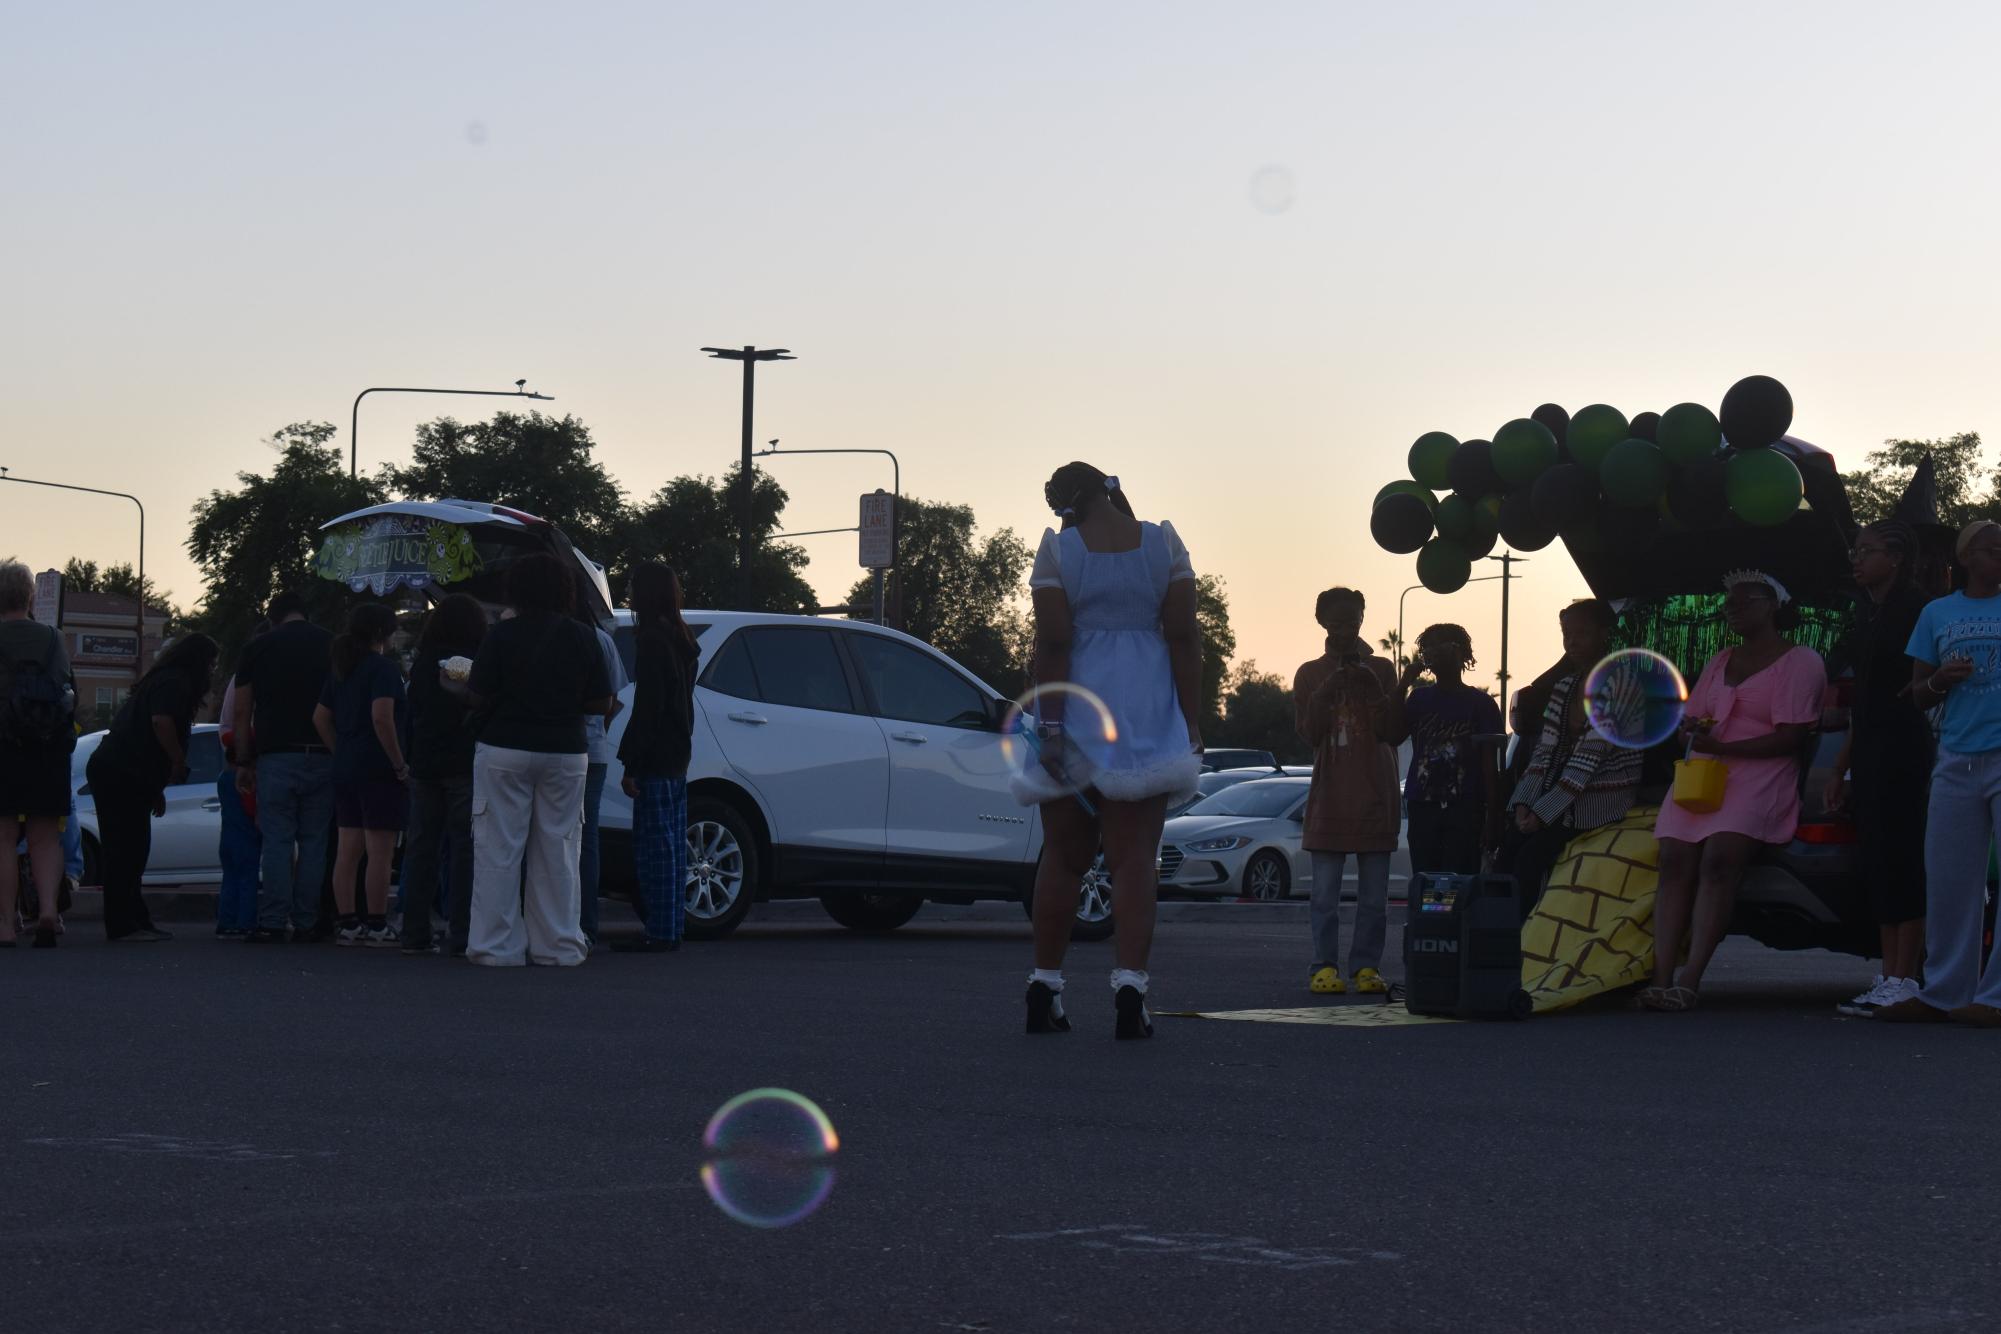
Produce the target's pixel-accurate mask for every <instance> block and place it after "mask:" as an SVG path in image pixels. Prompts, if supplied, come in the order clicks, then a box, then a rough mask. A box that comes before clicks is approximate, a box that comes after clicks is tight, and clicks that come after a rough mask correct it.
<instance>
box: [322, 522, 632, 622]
mask: <svg viewBox="0 0 2001 1334" xmlns="http://www.w3.org/2000/svg"><path fill="white" fill-rule="evenodd" d="M320 532H321V533H322V534H323V536H322V537H321V538H320V544H319V549H318V550H317V551H316V552H315V553H314V556H313V564H314V568H315V569H316V570H317V572H318V573H319V576H320V577H321V578H322V579H330V580H333V581H334V582H336V583H342V584H345V585H347V587H348V588H349V589H350V590H352V591H353V592H356V593H369V594H373V595H374V596H376V597H387V596H388V595H389V594H391V593H393V592H395V591H396V590H397V589H400V588H407V589H411V590H413V591H415V592H418V593H420V594H422V595H423V596H424V597H425V598H426V599H427V600H430V601H436V600H437V599H439V598H441V597H443V596H444V595H445V594H447V593H469V594H471V595H472V596H474V597H476V598H478V599H479V600H480V601H482V602H485V603H489V604H492V605H496V606H497V605H500V604H502V603H504V602H505V601H506V587H507V569H508V567H509V566H510V565H512V564H513V563H514V562H515V561H517V560H519V559H520V558H521V557H523V556H527V555H533V554H536V553H546V554H548V555H553V556H555V557H556V558H557V559H558V560H560V561H562V562H563V563H564V565H565V566H567V567H569V568H570V569H572V570H573V571H574V573H575V577H576V585H577V610H578V611H579V612H580V613H582V614H586V615H589V616H590V617H591V618H592V619H594V620H595V621H597V623H598V624H599V625H602V626H603V627H604V628H605V629H607V630H609V629H611V627H612V623H613V618H612V606H611V586H610V584H608V583H607V582H606V580H605V575H604V567H603V566H601V565H599V564H598V563H597V562H595V561H593V560H591V559H590V558H589V557H588V556H586V555H584V554H583V553H582V552H581V551H578V550H577V549H576V547H575V546H573V545H572V544H571V542H570V539H569V538H568V537H567V536H565V535H564V533H563V530H562V529H560V528H558V527H556V526H555V525H554V524H552V523H550V522H548V521H547V520H546V519H540V518H537V517H536V516H535V515H533V514H526V513H523V512H522V511H520V510H514V509H508V508H507V507H505V506H503V505H492V504H488V503H486V502H484V501H473V500H398V501H391V502H389V503H388V504H385V505H371V506H370V507H369V508H367V509H363V510H356V511H354V512H353V513H352V514H343V515H341V516H340V517H339V518H337V519H333V520H331V521H329V522H328V523H326V524H323V525H322V526H321V528H320Z"/></svg>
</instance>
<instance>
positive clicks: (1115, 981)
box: [1112, 968, 1146, 996]
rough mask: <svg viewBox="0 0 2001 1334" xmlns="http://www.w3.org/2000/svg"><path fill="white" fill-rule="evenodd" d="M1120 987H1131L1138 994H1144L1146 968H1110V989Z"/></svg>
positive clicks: (1114, 989)
mask: <svg viewBox="0 0 2001 1334" xmlns="http://www.w3.org/2000/svg"><path fill="white" fill-rule="evenodd" d="M1120 987H1131V988H1132V989H1133V990H1134V991H1137V992H1138V993H1139V994H1140V995H1142V996H1144V995H1146V970H1145V969H1143V968H1114V969H1112V990H1113V991H1117V990H1118V989H1119V988H1120Z"/></svg>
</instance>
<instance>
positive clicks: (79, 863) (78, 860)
mask: <svg viewBox="0 0 2001 1334" xmlns="http://www.w3.org/2000/svg"><path fill="white" fill-rule="evenodd" d="M63 874H64V875H66V876H68V877H69V878H70V879H72V880H74V881H76V882H77V883H78V884H79V885H80V884H82V883H83V826H82V825H80V824H78V823H77V822H76V793H75V792H74V791H72V792H71V793H70V794H69V818H68V819H67V820H64V821H63Z"/></svg>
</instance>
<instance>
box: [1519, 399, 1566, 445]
mask: <svg viewBox="0 0 2001 1334" xmlns="http://www.w3.org/2000/svg"><path fill="white" fill-rule="evenodd" d="M1529 419H1530V420H1531V421H1539V422H1541V423H1542V424H1543V425H1544V426H1547V427H1548V428H1549V433H1550V434H1551V435H1553V436H1555V437H1556V445H1557V448H1558V449H1561V448H1563V442H1564V438H1565V437H1566V436H1568V435H1569V434H1570V414H1569V413H1567V412H1565V411H1564V410H1563V409H1562V408H1560V407H1558V406H1557V405H1556V404H1554V403H1545V404H1543V405H1542V406H1541V407H1539V408H1537V409H1536V410H1535V411H1534V412H1531V413H1530V414H1529Z"/></svg>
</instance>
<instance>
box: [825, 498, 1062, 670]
mask: <svg viewBox="0 0 2001 1334" xmlns="http://www.w3.org/2000/svg"><path fill="white" fill-rule="evenodd" d="M896 546H897V556H896V561H897V564H896V569H895V570H893V571H891V572H890V574H889V576H888V578H887V580H886V581H885V586H884V594H883V596H884V604H885V605H886V606H889V607H893V608H894V609H895V612H896V615H895V617H894V618H892V619H893V623H894V624H895V625H897V626H898V627H899V628H900V629H902V630H903V631H904V632H905V633H906V634H911V635H915V636H916V637H917V638H919V639H921V640H923V641H924V642H925V643H927V644H930V645H931V646H932V647H933V648H936V649H938V650H939V651H940V652H942V653H944V654H946V655H947V656H949V657H951V658H952V659H953V660H954V661H956V662H957V663H958V664H959V665H960V666H961V667H964V668H965V669H966V670H967V671H969V672H971V673H972V674H973V675H975V676H977V677H979V678H980V679H981V680H983V681H985V682H986V683H987V684H988V685H991V686H992V687H993V688H994V689H996V690H998V691H1000V692H1001V693H1002V694H1004V695H1007V696H1009V697H1010V698H1012V697H1015V696H1018V695H1019V694H1021V693H1022V691H1023V690H1025V689H1026V688H1027V684H1028V660H1027V659H1028V654H1027V646H1028V642H1029V638H1028V629H1027V617H1026V615H1025V613H1024V610H1023V606H1022V578H1023V576H1024V575H1025V574H1026V573H1027V572H1028V564H1029V559H1030V555H1031V553H1030V552H1029V549H1028V544H1027V543H1025V542H1023V541H1022V540H1021V539H1020V538H1019V537H1017V536H1015V533H1014V530H1013V529H1012V528H1003V529H1001V530H1000V531H999V532H996V533H990V534H988V535H987V537H986V538H985V539H984V540H982V539H981V538H979V537H977V536H976V535H975V533H974V531H973V511H972V507H971V506H968V505H948V504H940V503H935V502H932V501H927V500H917V499H914V498H912V497H909V496H905V497H903V498H902V499H901V500H900V501H898V503H897V513H896ZM873 598H874V581H873V579H871V578H863V579H861V580H859V581H858V582H856V584H855V585H854V587H853V588H851V589H850V590H849V592H848V605H849V606H852V607H865V606H868V605H869V604H870V603H871V601H872V600H873Z"/></svg>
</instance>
